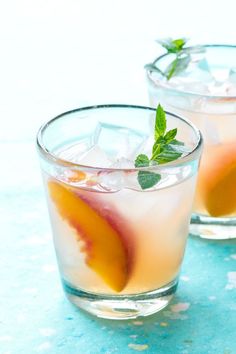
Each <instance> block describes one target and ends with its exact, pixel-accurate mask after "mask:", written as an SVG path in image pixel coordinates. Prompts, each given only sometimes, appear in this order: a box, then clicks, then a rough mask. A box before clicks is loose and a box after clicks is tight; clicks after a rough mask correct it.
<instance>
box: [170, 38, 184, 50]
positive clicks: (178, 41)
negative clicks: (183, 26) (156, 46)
mask: <svg viewBox="0 0 236 354" xmlns="http://www.w3.org/2000/svg"><path fill="white" fill-rule="evenodd" d="M186 43H187V39H186V38H179V39H174V40H173V41H172V44H173V46H174V47H175V48H176V50H177V51H181V50H182V49H183V47H184V46H185V44H186Z"/></svg>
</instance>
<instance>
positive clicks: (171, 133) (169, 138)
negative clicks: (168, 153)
mask: <svg viewBox="0 0 236 354" xmlns="http://www.w3.org/2000/svg"><path fill="white" fill-rule="evenodd" d="M176 134H177V128H175V129H171V130H169V131H168V132H167V133H166V135H165V136H164V139H165V142H166V144H168V143H169V142H171V141H172V140H173V139H174V138H175V137H176Z"/></svg>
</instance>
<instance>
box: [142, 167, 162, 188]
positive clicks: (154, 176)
mask: <svg viewBox="0 0 236 354" xmlns="http://www.w3.org/2000/svg"><path fill="white" fill-rule="evenodd" d="M160 179H161V175H159V174H158V173H154V172H149V171H139V172H138V183H139V184H140V186H141V188H142V189H148V188H151V187H153V186H155V185H156V184H157V183H158V182H159V181H160Z"/></svg>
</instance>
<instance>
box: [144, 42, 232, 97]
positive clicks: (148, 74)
mask: <svg viewBox="0 0 236 354" xmlns="http://www.w3.org/2000/svg"><path fill="white" fill-rule="evenodd" d="M195 47H203V48H228V49H236V45H234V44H219V43H217V44H199V45H195V46H194V45H193V46H189V47H186V48H184V49H192V48H195ZM171 54H173V53H164V54H162V55H160V56H159V57H157V58H156V59H154V60H153V64H156V63H157V62H158V61H160V60H161V59H162V58H164V57H167V56H169V55H171ZM151 72H152V71H151V70H149V69H146V73H147V77H148V79H149V80H150V81H151V82H152V83H153V84H155V83H154V81H153V80H152V77H151ZM159 83H160V87H161V88H163V89H164V90H166V91H168V92H174V93H176V92H177V93H182V94H184V95H186V96H191V97H196V98H206V99H212V100H215V99H216V100H222V101H224V102H226V101H227V102H229V101H234V100H236V95H232V96H223V95H210V94H209V95H208V94H206V93H204V94H203V93H196V92H191V91H185V90H178V89H175V88H174V87H166V86H164V85H162V80H160V81H159Z"/></svg>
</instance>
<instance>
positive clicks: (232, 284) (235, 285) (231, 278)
mask: <svg viewBox="0 0 236 354" xmlns="http://www.w3.org/2000/svg"><path fill="white" fill-rule="evenodd" d="M227 277H228V283H227V284H226V286H225V289H226V290H232V289H236V272H228V273H227Z"/></svg>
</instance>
